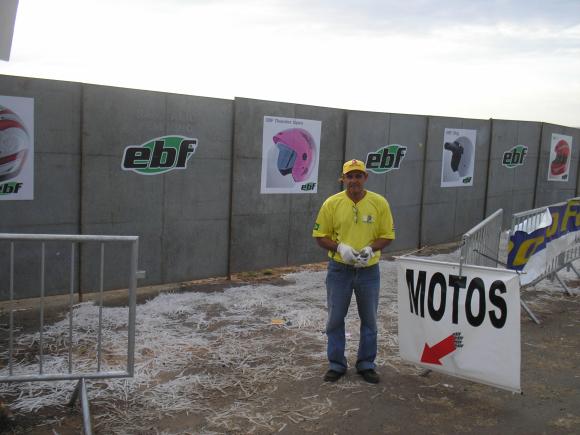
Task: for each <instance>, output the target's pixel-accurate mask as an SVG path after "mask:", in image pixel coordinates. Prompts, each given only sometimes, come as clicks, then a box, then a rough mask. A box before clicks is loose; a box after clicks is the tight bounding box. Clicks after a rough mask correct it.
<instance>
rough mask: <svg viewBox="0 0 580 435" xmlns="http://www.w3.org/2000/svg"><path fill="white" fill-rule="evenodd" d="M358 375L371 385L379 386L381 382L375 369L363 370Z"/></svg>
mask: <svg viewBox="0 0 580 435" xmlns="http://www.w3.org/2000/svg"><path fill="white" fill-rule="evenodd" d="M358 374H359V375H361V376H362V377H363V379H364V380H365V381H367V382H368V383H369V384H378V383H379V381H380V378H379V374H378V373H377V372H375V371H374V369H366V370H361V371H360V372H358Z"/></svg>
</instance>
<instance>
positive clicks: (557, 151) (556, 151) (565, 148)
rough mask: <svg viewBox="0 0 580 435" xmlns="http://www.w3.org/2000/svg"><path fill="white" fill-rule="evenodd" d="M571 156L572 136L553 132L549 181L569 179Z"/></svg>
mask: <svg viewBox="0 0 580 435" xmlns="http://www.w3.org/2000/svg"><path fill="white" fill-rule="evenodd" d="M571 156H572V136H564V135H563V134H556V133H552V141H551V143H550V163H549V165H548V181H568V176H569V172H570V158H571Z"/></svg>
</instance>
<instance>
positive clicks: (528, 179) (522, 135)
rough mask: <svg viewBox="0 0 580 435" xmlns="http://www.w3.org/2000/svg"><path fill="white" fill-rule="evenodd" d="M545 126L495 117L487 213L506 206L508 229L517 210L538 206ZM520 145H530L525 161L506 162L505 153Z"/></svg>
mask: <svg viewBox="0 0 580 435" xmlns="http://www.w3.org/2000/svg"><path fill="white" fill-rule="evenodd" d="M541 130H542V125H541V124H540V123H537V122H524V121H504V120H492V137H491V151H490V161H489V176H488V186H487V203H486V211H485V215H486V216H489V215H490V214H492V213H493V212H495V211H496V210H497V209H499V208H502V209H503V228H504V229H507V228H508V227H509V226H510V225H511V219H512V215H513V214H514V213H517V212H520V211H524V210H530V209H532V208H534V190H535V184H536V172H537V166H538V154H539V148H540V134H541ZM516 145H525V146H526V147H528V150H527V155H526V156H525V158H524V162H523V164H521V165H517V166H514V167H512V168H510V167H507V166H505V165H503V164H502V162H503V157H504V153H506V152H508V151H511V150H512V148H513V147H515V146H516Z"/></svg>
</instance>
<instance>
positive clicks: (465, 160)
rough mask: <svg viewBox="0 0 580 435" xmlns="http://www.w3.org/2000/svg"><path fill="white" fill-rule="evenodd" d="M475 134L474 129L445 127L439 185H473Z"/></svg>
mask: <svg viewBox="0 0 580 435" xmlns="http://www.w3.org/2000/svg"><path fill="white" fill-rule="evenodd" d="M476 136H477V131H476V130H462V129H458V128H446V129H445V133H444V135H443V162H442V164H441V187H461V186H473V168H474V166H475V139H476Z"/></svg>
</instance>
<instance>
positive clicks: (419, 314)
mask: <svg viewBox="0 0 580 435" xmlns="http://www.w3.org/2000/svg"><path fill="white" fill-rule="evenodd" d="M397 266H398V267H397V270H398V306H399V347H400V352H401V358H403V359H405V360H407V361H410V362H412V363H414V364H418V365H421V366H423V367H425V368H428V369H430V370H434V371H439V372H442V373H446V374H448V375H452V376H457V377H460V378H464V379H469V380H471V381H475V382H481V383H484V384H488V385H492V386H495V387H499V388H504V389H507V390H510V391H518V392H519V391H520V358H521V352H520V295H519V291H520V289H519V280H518V275H517V274H516V273H514V272H513V271H510V270H505V269H493V268H487V267H478V266H466V265H464V266H463V269H462V276H459V265H458V264H453V263H441V262H436V261H430V260H423V259H418V258H411V257H402V258H397Z"/></svg>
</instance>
